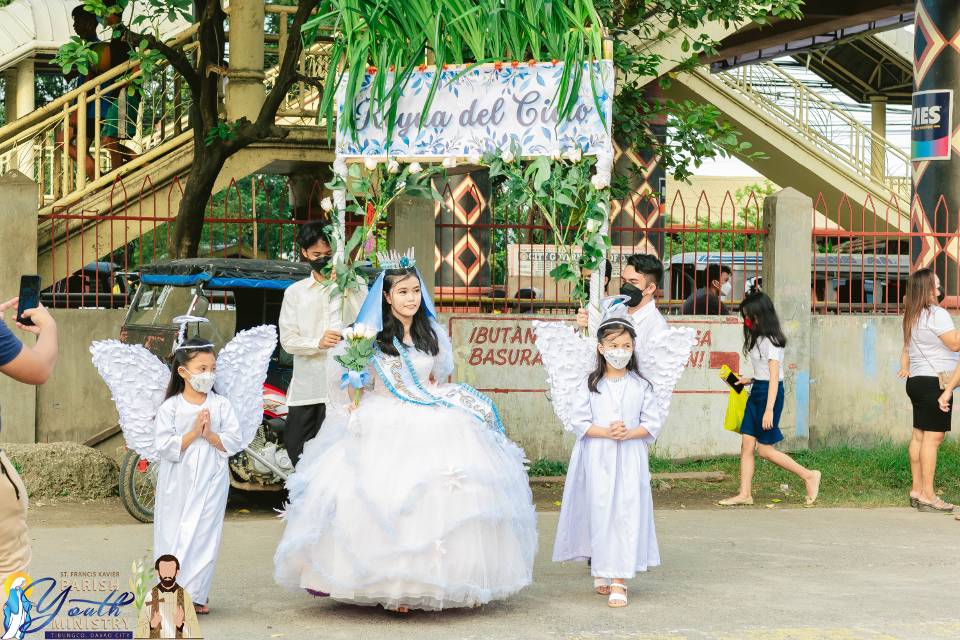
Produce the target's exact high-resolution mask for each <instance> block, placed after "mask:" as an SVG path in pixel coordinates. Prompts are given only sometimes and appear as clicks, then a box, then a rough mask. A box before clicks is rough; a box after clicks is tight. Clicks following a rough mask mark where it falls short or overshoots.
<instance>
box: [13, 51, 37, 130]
mask: <svg viewBox="0 0 960 640" xmlns="http://www.w3.org/2000/svg"><path fill="white" fill-rule="evenodd" d="M16 74H17V117H18V118H20V117H23V116H25V115H26V114H28V113H31V112H33V110H34V109H35V108H36V88H35V87H34V82H35V79H34V75H33V60H29V59H28V60H21V61H20V62H19V63H18V64H17V67H16Z"/></svg>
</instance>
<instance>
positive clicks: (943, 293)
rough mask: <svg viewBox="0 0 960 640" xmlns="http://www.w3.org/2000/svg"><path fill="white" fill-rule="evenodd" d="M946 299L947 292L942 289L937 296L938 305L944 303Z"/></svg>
mask: <svg viewBox="0 0 960 640" xmlns="http://www.w3.org/2000/svg"><path fill="white" fill-rule="evenodd" d="M946 297H947V292H946V291H943V290H942V289H941V290H940V293H938V294H937V302H938V303H940V302H943V299H944V298H946Z"/></svg>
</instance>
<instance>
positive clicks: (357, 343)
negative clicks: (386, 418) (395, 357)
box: [334, 323, 377, 407]
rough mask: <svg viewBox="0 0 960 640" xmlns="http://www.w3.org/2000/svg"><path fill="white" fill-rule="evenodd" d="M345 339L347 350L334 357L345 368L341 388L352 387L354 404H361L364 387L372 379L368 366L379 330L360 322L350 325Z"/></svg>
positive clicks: (351, 394)
mask: <svg viewBox="0 0 960 640" xmlns="http://www.w3.org/2000/svg"><path fill="white" fill-rule="evenodd" d="M343 339H344V340H346V341H347V350H346V352H345V353H344V354H343V355H339V356H334V359H335V360H336V361H337V362H339V363H340V365H341V366H342V367H343V368H344V369H345V371H344V372H343V375H342V376H341V377H340V388H341V389H347V388H348V387H349V388H350V397H351V400H353V406H354V407H358V406H360V398H362V397H363V387H364V385H366V384H367V381H368V380H369V379H370V373H369V372H368V371H367V366H368V365H369V364H370V360H372V359H373V344H374V342H376V339H377V332H376V331H375V330H374V329H373V327H368V326H366V325H365V324H362V323H359V324H355V325H353V326H352V327H348V328H347V329H346V330H344V332H343Z"/></svg>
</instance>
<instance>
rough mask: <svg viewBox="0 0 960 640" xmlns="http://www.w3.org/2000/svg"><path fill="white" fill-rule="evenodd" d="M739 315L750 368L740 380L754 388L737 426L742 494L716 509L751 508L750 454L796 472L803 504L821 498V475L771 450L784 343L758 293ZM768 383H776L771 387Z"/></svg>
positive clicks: (762, 295)
mask: <svg viewBox="0 0 960 640" xmlns="http://www.w3.org/2000/svg"><path fill="white" fill-rule="evenodd" d="M740 315H741V316H743V353H744V354H745V355H746V356H747V357H749V358H750V363H751V364H752V365H753V378H740V382H741V383H742V384H744V385H752V388H751V390H750V397H749V398H748V399H747V408H746V411H745V412H744V415H743V424H742V425H741V426H740V436H741V438H742V440H743V441H742V444H741V448H740V492H739V493H738V494H737V495H735V496H733V497H732V498H726V499H724V500H720V502H719V503H718V504H720V505H721V506H725V507H732V506H737V505H744V504H753V493H752V485H753V469H754V452H755V451H756V452H757V453H759V454H760V457H761V458H763V459H764V460H769V461H770V462H772V463H773V464H775V465H777V466H778V467H780V468H781V469H784V470H786V471H789V472H790V473H794V474H796V475H797V476H799V477H800V479H801V480H803V482H804V484H805V485H806V488H807V501H806V503H807V505H808V506H810V505H812V504H813V503H814V502H816V500H817V495H818V494H819V493H820V472H819V471H811V470H810V469H807V468H806V467H804V466H802V465H801V464H799V463H798V462H797V461H795V460H794V459H793V458H791V457H790V456H789V455H787V454H786V453H783V452H782V451H778V450H777V449H776V448H774V446H773V445H775V444H776V443H778V442H780V441H781V440H783V434H782V433H781V432H780V414H781V413H782V412H783V352H784V348H785V347H786V346H787V338H786V337H785V336H784V335H783V330H782V329H781V328H780V320H779V319H778V318H777V312H776V310H775V309H774V308H773V302H772V301H771V300H770V298H769V297H768V296H767V294H765V293H763V292H760V291H756V292H754V293H751V294H749V295H748V296H747V297H746V298H745V299H744V301H743V304H741V305H740ZM771 381H774V382H772V383H771Z"/></svg>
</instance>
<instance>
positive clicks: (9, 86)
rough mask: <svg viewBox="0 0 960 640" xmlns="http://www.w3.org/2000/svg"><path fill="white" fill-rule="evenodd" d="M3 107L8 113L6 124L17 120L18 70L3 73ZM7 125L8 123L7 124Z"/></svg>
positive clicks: (8, 70)
mask: <svg viewBox="0 0 960 640" xmlns="http://www.w3.org/2000/svg"><path fill="white" fill-rule="evenodd" d="M3 107H4V111H5V112H6V118H7V119H6V122H13V121H14V120H16V119H17V69H16V68H13V69H7V70H6V71H4V72H3ZM5 124H6V123H5Z"/></svg>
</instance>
